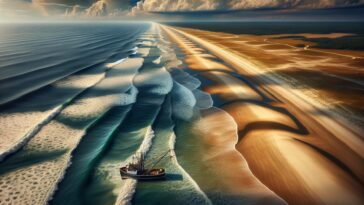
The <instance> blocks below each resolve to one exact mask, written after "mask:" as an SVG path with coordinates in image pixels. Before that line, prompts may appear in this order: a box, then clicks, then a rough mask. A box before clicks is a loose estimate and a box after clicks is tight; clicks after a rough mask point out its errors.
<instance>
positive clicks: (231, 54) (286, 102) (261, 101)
mask: <svg viewBox="0 0 364 205" xmlns="http://www.w3.org/2000/svg"><path fill="white" fill-rule="evenodd" d="M163 28H164V30H165V31H166V32H167V33H168V34H169V36H170V38H171V40H172V41H173V42H175V43H176V44H177V45H178V46H179V48H180V49H181V50H182V52H183V53H184V54H185V63H186V64H187V65H188V68H189V69H190V70H191V72H192V73H194V75H195V76H197V77H198V78H199V79H201V80H202V82H204V83H203V85H202V88H203V90H204V91H207V92H209V93H210V94H213V97H214V100H215V103H216V102H218V104H219V106H220V107H221V108H222V109H223V110H225V111H226V112H227V113H229V114H230V115H231V116H232V117H233V119H234V121H235V123H236V124H237V134H238V141H237V142H235V143H236V149H237V150H238V151H239V152H240V153H241V154H242V157H244V160H246V161H247V162H248V165H249V168H250V170H251V171H252V172H253V174H254V175H255V177H257V178H258V179H259V180H260V181H261V182H262V183H263V184H264V185H266V186H267V187H268V188H269V189H271V190H272V191H274V192H275V193H276V194H277V195H279V196H280V197H282V198H283V199H284V200H285V201H287V202H288V203H289V204H363V203H364V197H363V195H362V193H364V188H363V181H364V171H363V170H364V169H363V167H364V160H363V156H364V152H363V151H362V150H363V148H364V143H363V140H362V139H363V138H362V137H363V136H362V135H361V134H358V133H360V132H358V130H360V128H358V127H356V126H355V125H353V124H351V123H350V122H348V121H346V120H345V119H340V118H337V117H336V115H335V114H334V113H332V114H330V112H327V111H325V112H324V111H322V110H320V109H318V108H317V106H316V105H317V104H316V103H314V102H315V100H316V99H315V98H307V97H306V95H304V94H303V91H301V90H294V89H292V88H291V87H290V86H288V85H286V84H287V83H286V82H285V81H281V79H280V78H277V77H276V76H275V75H270V74H269V75H268V74H267V73H266V72H267V70H265V68H266V65H267V64H269V65H271V66H273V67H276V68H278V67H281V68H282V67H284V66H287V63H288V62H289V63H292V61H291V60H290V59H289V58H287V56H285V55H284V54H287V55H288V51H287V52H282V53H283V54H282V56H280V57H277V58H276V56H278V54H277V55H276V56H272V55H265V54H266V53H268V52H270V51H269V50H268V51H265V50H264V51H263V52H264V53H258V52H257V51H256V50H255V51H253V48H252V47H256V46H257V43H256V42H254V41H252V40H247V39H244V40H245V41H246V42H245V43H244V44H243V45H241V44H240V45H236V47H237V46H239V50H238V49H236V47H232V45H231V44H230V43H231V41H230V40H227V39H233V38H234V37H233V36H234V35H232V36H229V35H228V34H225V39H224V41H223V40H221V39H220V41H219V42H217V40H216V38H220V37H221V36H222V35H220V36H219V37H216V35H215V34H214V33H212V32H206V31H198V30H192V29H183V31H182V30H181V29H175V28H171V27H165V26H163ZM228 37H230V38H228ZM214 39H215V40H214ZM206 40H207V41H206ZM246 45H247V46H246ZM271 52H277V51H273V50H272V51H271ZM310 52H311V51H310ZM301 53H303V57H302V56H300V54H301ZM294 55H295V56H298V57H297V58H305V60H307V63H306V64H312V65H311V67H312V68H313V67H315V66H317V63H319V62H321V64H322V59H320V60H317V61H315V60H310V58H309V57H307V56H309V55H307V54H306V53H305V51H297V53H295V54H294ZM323 55H325V56H329V57H330V59H329V60H330V61H332V62H336V63H338V61H340V60H342V61H343V58H346V61H345V62H347V61H348V57H345V56H342V55H336V54H329V53H323ZM333 55H335V57H333ZM357 57H360V56H357ZM222 60H223V61H222ZM303 60H304V59H301V61H303ZM359 61H361V59H359ZM270 62H271V63H270ZM329 64H330V63H329ZM330 65H332V64H330ZM351 68H352V67H351ZM352 69H354V68H352ZM277 70H279V69H277ZM326 75H332V73H330V74H326ZM237 76H239V77H237ZM337 79H339V78H335V80H337ZM344 81H345V82H346V83H348V82H350V83H353V82H351V81H349V80H344ZM331 94H333V93H331ZM355 96H357V94H356V95H355ZM320 97H321V98H323V96H320ZM325 97H326V96H325ZM341 97H342V96H341ZM359 99H360V98H359ZM220 123H221V124H222V126H221V128H219V132H222V133H224V131H226V132H227V131H228V129H229V128H228V127H229V125H228V124H225V125H224V123H223V122H222V121H221V122H220ZM224 128H225V129H224ZM206 135H207V134H206ZM204 139H206V140H207V144H211V145H216V144H221V143H227V142H215V140H214V139H215V138H207V137H206V138H204ZM230 140H232V139H230ZM230 143H232V142H230ZM225 157H227V156H222V158H224V159H228V158H225ZM222 160H223V159H221V161H222ZM228 161H229V160H227V161H226V162H228ZM234 163H235V161H234ZM239 163H241V164H243V162H239ZM227 164H229V163H227ZM224 166H227V165H224ZM240 173H241V175H242V176H246V173H245V174H243V173H244V171H241V172H240ZM225 174H227V175H230V174H231V173H225ZM231 176H233V175H232V174H231ZM227 181H228V180H227ZM238 184H239V183H238V182H236V183H230V185H229V186H232V187H240V186H239V185H238ZM244 186H248V185H247V184H245V185H244ZM237 189H240V188H237ZM333 193H335V194H333Z"/></svg>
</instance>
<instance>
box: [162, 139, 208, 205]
mask: <svg viewBox="0 0 364 205" xmlns="http://www.w3.org/2000/svg"><path fill="white" fill-rule="evenodd" d="M168 144H169V148H170V150H171V155H172V158H173V161H174V162H175V163H176V165H177V167H178V168H179V169H180V170H181V172H182V174H183V175H185V176H186V177H187V179H188V180H189V181H190V182H191V183H192V185H193V186H194V187H195V189H196V190H197V192H198V193H199V194H201V195H202V197H203V198H204V199H205V201H206V203H207V204H209V205H213V203H212V202H211V200H210V199H209V197H208V196H207V195H206V194H205V192H204V191H202V189H201V188H200V187H199V186H198V184H197V183H196V181H195V180H193V178H192V177H191V176H190V175H189V174H188V173H187V172H186V170H185V169H183V167H182V166H181V165H180V164H179V163H178V160H177V156H176V152H175V151H174V147H175V144H176V135H175V134H174V133H172V134H171V136H170V137H169V142H168Z"/></svg>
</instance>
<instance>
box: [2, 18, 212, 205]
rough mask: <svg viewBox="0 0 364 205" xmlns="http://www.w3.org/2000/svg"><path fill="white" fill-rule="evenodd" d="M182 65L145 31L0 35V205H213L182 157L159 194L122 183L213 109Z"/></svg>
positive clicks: (66, 29) (172, 161)
mask: <svg viewBox="0 0 364 205" xmlns="http://www.w3.org/2000/svg"><path fill="white" fill-rule="evenodd" d="M180 64H181V61H180V60H179V59H178V58H177V57H176V55H175V54H174V50H173V48H172V47H171V46H170V45H169V43H168V41H167V39H165V38H163V36H161V34H160V31H159V29H158V28H156V27H155V25H153V24H150V23H133V24H131V23H130V24H129V23H82V24H78V23H53V24H52V23H41V24H33V23H24V24H2V25H0V126H1V130H0V190H1V192H0V204H6V203H7V202H9V201H11V202H13V203H15V204H45V203H49V204H103V205H104V204H115V203H118V204H128V203H130V202H131V201H133V203H134V204H145V203H146V202H148V203H149V204H160V203H161V200H162V202H166V201H168V203H172V204H185V203H186V201H190V202H191V203H192V202H196V203H199V204H209V203H210V201H209V199H208V198H207V196H206V195H205V194H204V193H203V191H202V190H201V189H199V187H198V185H197V184H196V183H195V182H194V179H193V178H191V177H190V176H189V174H188V173H187V172H186V171H185V170H184V168H183V167H182V166H180V164H179V163H178V156H179V155H180V154H181V153H182V154H183V153H184V152H189V151H190V150H189V148H188V147H187V148H185V149H182V152H181V150H179V153H178V154H177V155H176V154H174V155H171V157H168V160H166V161H163V162H161V163H162V164H161V165H160V166H165V167H167V170H169V174H167V180H166V181H164V182H163V183H161V184H156V183H152V184H143V183H137V182H136V181H134V180H121V177H120V175H119V167H120V166H122V165H123V164H126V163H127V162H129V161H130V157H131V156H132V155H134V154H135V153H136V152H144V153H146V154H147V162H153V161H155V159H156V158H158V157H159V156H160V155H161V154H163V153H164V152H166V151H168V150H170V149H173V148H174V146H175V139H176V138H178V135H176V133H175V132H174V128H175V127H178V125H177V124H176V122H179V121H189V120H192V119H196V117H197V115H198V113H199V112H198V110H199V109H201V108H208V107H210V106H212V100H211V97H210V96H209V95H207V94H203V92H202V91H200V90H199V89H198V87H199V85H200V82H199V81H198V80H197V79H196V78H194V77H192V76H191V75H189V74H188V73H186V72H184V71H183V69H177V70H176V69H175V68H176V67H178V66H179V65H180ZM181 191H185V195H183V196H181V195H180V192H181ZM156 193H158V194H162V195H163V196H162V197H160V198H158V200H157V199H156V198H155V194H156ZM176 196H179V197H176Z"/></svg>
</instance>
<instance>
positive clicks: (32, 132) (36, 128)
mask: <svg viewBox="0 0 364 205" xmlns="http://www.w3.org/2000/svg"><path fill="white" fill-rule="evenodd" d="M62 109H63V105H59V106H57V107H55V108H54V109H52V110H51V111H50V114H49V115H48V116H45V117H44V119H43V120H41V121H40V122H39V123H38V124H37V125H35V126H34V127H33V128H32V129H31V130H30V131H29V132H28V133H27V134H25V135H24V136H23V137H22V138H21V139H20V140H19V141H18V142H16V143H15V145H14V146H13V147H11V148H10V149H8V150H6V151H4V152H2V153H0V162H1V161H2V160H3V159H4V158H5V157H6V156H7V155H9V154H11V153H14V152H16V151H17V150H19V149H20V148H21V147H23V146H24V145H25V144H26V143H27V142H28V141H29V139H30V138H32V137H33V136H34V135H35V134H37V133H38V132H39V130H40V129H41V128H42V127H43V126H44V125H46V124H47V123H48V122H50V121H51V120H52V119H53V118H54V116H56V115H57V114H58V113H59V112H61V110H62Z"/></svg>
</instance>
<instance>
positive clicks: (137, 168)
mask: <svg viewBox="0 0 364 205" xmlns="http://www.w3.org/2000/svg"><path fill="white" fill-rule="evenodd" d="M169 152H170V150H168V152H166V153H164V154H163V155H162V156H161V157H160V158H159V159H158V160H157V162H155V163H154V164H153V165H152V166H151V168H145V165H144V154H143V153H142V152H140V153H137V154H136V155H134V156H133V157H132V160H131V162H130V163H129V164H127V165H126V166H123V167H121V168H120V175H121V178H122V179H127V178H132V179H137V180H161V179H164V178H165V176H166V172H165V169H164V168H154V167H155V165H156V164H158V163H159V162H160V161H161V160H162V159H163V158H164V157H165V156H167V154H168V153H169Z"/></svg>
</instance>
